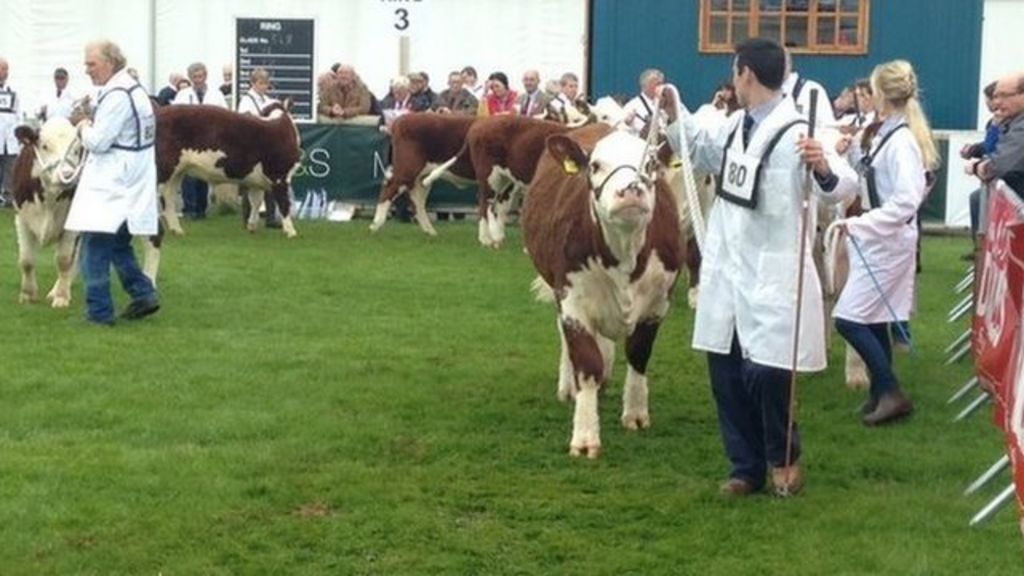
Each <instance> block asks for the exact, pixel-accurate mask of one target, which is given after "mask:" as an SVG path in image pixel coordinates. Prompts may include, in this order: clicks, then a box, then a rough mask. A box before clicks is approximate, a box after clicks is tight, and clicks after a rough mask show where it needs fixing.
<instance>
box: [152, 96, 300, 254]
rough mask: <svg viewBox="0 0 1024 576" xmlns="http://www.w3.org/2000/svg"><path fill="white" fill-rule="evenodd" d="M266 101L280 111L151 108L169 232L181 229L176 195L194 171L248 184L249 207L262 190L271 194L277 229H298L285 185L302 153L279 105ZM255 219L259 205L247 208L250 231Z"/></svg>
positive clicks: (211, 180) (291, 231)
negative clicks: (266, 114) (278, 220)
mask: <svg viewBox="0 0 1024 576" xmlns="http://www.w3.org/2000/svg"><path fill="white" fill-rule="evenodd" d="M271 106H274V107H278V108H279V109H280V110H279V111H280V113H279V114H277V115H276V116H275V115H273V114H271V115H270V117H268V118H262V117H256V116H251V115H248V114H239V113H237V112H232V111H230V110H225V109H223V108H218V107H216V106H203V105H199V106H164V107H160V108H156V163H157V181H158V182H159V184H160V194H161V196H162V197H163V201H164V218H165V219H166V221H167V226H168V228H170V229H171V231H172V232H174V233H176V234H183V233H184V232H183V230H182V229H181V223H180V222H179V221H178V212H177V205H178V203H177V195H178V190H180V189H181V180H182V179H183V178H184V177H185V176H193V177H195V178H199V179H200V180H205V181H207V182H209V183H211V184H224V183H229V184H237V185H239V186H241V187H244V188H247V189H248V190H249V201H250V205H252V206H259V205H260V204H261V203H262V201H263V198H262V195H263V194H273V195H274V200H275V201H276V202H277V206H278V209H279V210H280V211H281V216H282V217H283V220H282V222H281V228H282V229H283V230H284V233H285V234H286V235H287V236H288V237H289V238H291V237H294V236H295V235H296V234H297V233H296V231H295V225H294V224H293V223H292V217H291V202H290V200H289V197H288V188H289V185H290V184H291V178H292V174H293V173H294V172H295V169H296V168H298V167H299V162H300V160H301V156H302V149H301V148H300V147H299V132H298V130H297V129H296V128H295V124H294V123H293V122H292V119H291V117H290V116H289V115H288V114H287V113H286V112H285V111H284V108H283V107H281V105H279V104H273V105H271ZM265 112H266V111H265ZM258 224H259V210H252V211H251V212H250V214H249V222H248V224H247V226H248V228H249V230H250V231H254V230H255V229H256V227H257V226H258Z"/></svg>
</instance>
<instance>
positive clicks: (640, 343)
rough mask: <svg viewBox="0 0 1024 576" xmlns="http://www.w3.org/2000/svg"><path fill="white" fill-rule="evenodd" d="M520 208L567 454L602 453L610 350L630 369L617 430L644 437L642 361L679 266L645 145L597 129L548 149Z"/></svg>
mask: <svg viewBox="0 0 1024 576" xmlns="http://www.w3.org/2000/svg"><path fill="white" fill-rule="evenodd" d="M546 148H547V151H546V153H545V154H544V155H543V156H542V158H541V160H540V164H539V165H538V167H537V172H536V175H535V176H534V179H533V184H532V185H531V187H530V193H529V195H528V196H527V198H526V202H525V204H524V207H523V214H522V218H521V225H522V228H523V238H524V242H525V244H526V249H527V251H528V252H529V254H530V257H531V259H532V260H533V263H534V266H535V267H536V269H537V271H538V272H539V274H540V278H538V279H537V281H536V282H535V283H534V286H535V289H537V291H538V292H539V294H540V295H542V296H549V297H553V299H554V300H555V301H556V302H557V305H558V328H559V332H560V334H561V343H562V354H561V362H560V370H559V378H558V396H559V398H560V399H562V400H568V399H570V398H575V400H576V408H575V416H574V418H573V433H572V440H571V441H570V443H569V453H570V454H571V455H573V456H579V455H586V456H588V457H590V458H596V457H597V456H598V455H599V454H600V451H601V438H600V425H599V422H598V411H597V394H598V389H599V388H600V387H601V386H602V385H603V384H604V383H605V382H606V381H607V380H608V378H609V377H610V375H611V371H612V364H613V360H614V352H615V341H616V340H619V339H622V338H625V340H626V357H627V360H628V362H629V367H628V371H627V373H626V384H625V389H624V391H623V408H622V419H621V420H622V424H623V425H624V426H625V427H627V428H629V429H637V428H646V427H648V426H649V425H650V416H649V414H648V408H647V377H646V375H645V374H646V372H647V361H648V359H649V358H650V355H651V349H652V348H653V345H654V340H655V337H656V336H657V333H658V327H659V325H660V323H661V321H662V319H664V318H665V316H666V315H667V314H668V311H669V304H670V301H671V299H672V291H673V289H674V287H675V284H676V279H677V277H678V275H679V270H680V266H682V260H683V249H682V240H681V233H680V228H679V215H678V213H677V210H676V204H675V199H674V198H673V197H672V192H671V191H670V190H669V188H668V185H667V184H666V183H665V181H664V179H663V178H662V177H661V176H660V174H659V167H658V163H657V160H656V158H655V156H654V154H653V153H652V151H651V150H649V149H648V147H647V144H646V142H644V141H643V140H640V139H639V138H637V137H636V136H632V135H630V134H627V133H625V132H622V131H613V130H611V129H610V128H609V127H608V126H605V125H602V124H597V125H593V126H588V127H585V128H582V129H579V130H576V131H573V132H570V133H567V134H555V135H552V136H550V137H548V140H547V146H546Z"/></svg>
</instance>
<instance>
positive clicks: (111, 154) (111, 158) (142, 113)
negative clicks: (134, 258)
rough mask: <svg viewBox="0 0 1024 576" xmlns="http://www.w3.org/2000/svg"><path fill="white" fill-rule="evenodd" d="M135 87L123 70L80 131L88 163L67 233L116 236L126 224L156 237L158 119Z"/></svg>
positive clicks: (105, 89) (131, 229) (138, 232)
mask: <svg viewBox="0 0 1024 576" xmlns="http://www.w3.org/2000/svg"><path fill="white" fill-rule="evenodd" d="M137 86H139V84H138V82H136V81H135V80H134V79H132V77H131V76H129V75H128V73H127V72H125V71H124V70H121V71H120V72H118V73H116V74H115V75H114V76H113V77H112V78H111V79H110V80H108V81H107V83H106V84H105V85H104V86H102V87H101V88H100V95H99V98H98V99H97V100H96V102H97V104H96V109H95V119H94V121H93V124H92V125H91V126H86V127H83V128H82V144H83V145H84V146H85V148H86V150H88V151H89V157H88V159H87V160H86V162H85V167H84V168H83V169H82V176H81V179H80V180H79V182H78V188H77V189H76V190H75V198H74V200H72V201H71V209H70V211H69V213H68V220H67V223H66V224H65V226H64V227H65V228H66V229H68V230H76V231H81V232H107V233H114V232H117V230H118V228H120V227H121V225H122V224H123V223H124V222H125V221H127V222H128V231H129V232H130V233H131V234H133V235H145V236H151V235H154V234H156V233H157V192H156V158H155V153H154V150H155V147H154V143H155V140H156V116H155V115H154V113H153V106H152V105H151V104H150V102H149V96H148V95H147V94H146V91H145V90H144V89H142V88H141V87H138V88H136V89H134V90H132V88H133V87H137ZM129 90H131V91H130V92H129ZM133 104H134V106H133ZM128 148H139V149H137V150H136V149H128Z"/></svg>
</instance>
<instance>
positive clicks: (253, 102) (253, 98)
mask: <svg viewBox="0 0 1024 576" xmlns="http://www.w3.org/2000/svg"><path fill="white" fill-rule="evenodd" d="M274 102H277V100H275V99H273V98H271V97H270V96H267V95H265V94H260V93H259V92H256V91H254V90H249V91H248V92H246V93H245V94H243V95H242V97H241V98H239V99H238V113H239V114H252V115H253V116H259V115H260V112H261V111H262V110H263V109H264V108H266V107H267V106H270V105H271V104H273V103H274Z"/></svg>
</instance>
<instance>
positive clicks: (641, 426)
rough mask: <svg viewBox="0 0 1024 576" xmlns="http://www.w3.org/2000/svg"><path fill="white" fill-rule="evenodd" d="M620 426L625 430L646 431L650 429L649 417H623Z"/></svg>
mask: <svg viewBox="0 0 1024 576" xmlns="http://www.w3.org/2000/svg"><path fill="white" fill-rule="evenodd" d="M622 425H623V426H624V427H625V428H626V429H627V430H646V429H648V428H650V427H651V417H650V415H648V414H630V415H624V416H623V417H622Z"/></svg>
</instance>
